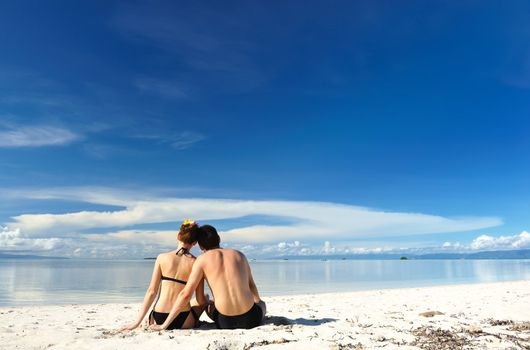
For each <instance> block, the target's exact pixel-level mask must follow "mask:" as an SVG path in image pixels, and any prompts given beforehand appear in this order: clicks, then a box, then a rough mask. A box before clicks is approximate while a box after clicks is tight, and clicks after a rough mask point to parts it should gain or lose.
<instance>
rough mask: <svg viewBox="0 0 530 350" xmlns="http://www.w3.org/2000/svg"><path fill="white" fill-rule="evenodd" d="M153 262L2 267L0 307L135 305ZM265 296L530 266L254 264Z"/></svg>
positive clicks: (496, 275) (456, 278)
mask: <svg viewBox="0 0 530 350" xmlns="http://www.w3.org/2000/svg"><path fill="white" fill-rule="evenodd" d="M153 264H154V261H152V260H127V261H123V260H122V261H116V260H104V261H102V260H74V259H72V260H10V259H3V260H0V306H18V305H42V304H65V303H66V304H72V303H114V302H140V301H141V300H142V298H143V295H144V293H145V290H146V288H147V285H148V283H149V280H150V276H151V272H152V268H153ZM251 266H252V271H253V274H254V279H255V280H256V283H257V285H258V288H259V290H260V294H261V295H263V296H271V295H286V294H305V293H325V292H338V291H355V290H369V289H380V288H401V287H421V286H432V285H443V284H462V283H480V282H494V281H513V280H529V279H530V260H407V261H399V260H329V261H320V260H318V261H317V260H306V261H295V260H289V261H274V260H266V261H252V262H251Z"/></svg>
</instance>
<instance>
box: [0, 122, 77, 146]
mask: <svg viewBox="0 0 530 350" xmlns="http://www.w3.org/2000/svg"><path fill="white" fill-rule="evenodd" d="M80 138H81V137H80V135H78V134H76V133H74V132H73V131H71V130H68V129H66V128H62V127H55V126H47V125H33V126H11V127H4V129H3V130H2V129H0V147H3V148H17V147H42V146H60V145H66V144H69V143H72V142H74V141H76V140H79V139H80Z"/></svg>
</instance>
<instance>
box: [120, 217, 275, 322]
mask: <svg viewBox="0 0 530 350" xmlns="http://www.w3.org/2000/svg"><path fill="white" fill-rule="evenodd" d="M177 239H178V247H177V250H176V251H172V252H169V253H163V254H160V255H159V256H158V257H157V259H156V262H155V267H154V270H153V275H152V277H151V283H150V285H149V288H148V289H147V293H146V294H145V297H144V301H143V304H142V307H141V309H140V312H139V313H138V317H137V319H136V321H135V322H134V323H131V324H129V325H127V326H125V327H123V328H122V329H123V330H132V329H135V328H137V327H138V326H139V325H140V324H141V322H142V320H143V319H144V317H145V315H146V314H147V312H148V310H149V308H150V307H151V305H152V304H153V301H154V300H155V297H156V295H157V293H158V292H159V293H158V299H157V301H156V302H155V304H154V306H153V309H152V311H151V313H150V314H149V319H148V322H149V324H150V328H151V329H153V330H158V331H159V330H164V329H181V328H193V327H195V326H196V325H197V324H198V321H199V317H200V315H201V313H202V312H203V311H204V310H206V313H207V314H208V316H209V317H210V318H211V319H212V320H213V321H214V322H215V324H216V326H217V328H221V329H235V328H247V329H248V328H253V327H256V326H259V325H260V324H261V322H262V321H263V318H264V316H265V312H266V307H265V303H264V302H263V301H262V300H261V299H260V297H259V294H258V289H257V288H256V284H255V283H254V280H253V278H252V273H251V271H250V266H249V264H248V261H247V259H246V258H245V256H244V255H243V254H242V253H241V252H239V251H237V250H233V249H225V248H221V247H220V246H219V244H220V241H221V239H220V237H219V235H218V234H217V231H216V229H215V228H214V227H213V226H210V225H203V226H200V227H199V225H198V224H197V223H196V222H195V221H191V220H186V221H184V223H183V224H182V225H181V226H180V231H179V233H178V235H177ZM196 243H199V247H200V248H201V250H202V251H203V252H204V253H203V254H202V255H201V256H199V257H198V258H195V257H194V256H193V255H192V254H191V253H190V249H191V248H192V247H193V246H194V245H195V244H196ZM204 280H206V281H207V282H208V285H209V286H210V290H211V291H212V293H213V296H214V300H213V301H210V300H208V297H207V296H206V295H205V294H204ZM194 292H195V300H194V301H193V303H191V304H190V301H191V298H192V296H193V293H194Z"/></svg>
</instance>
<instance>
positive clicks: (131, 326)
mask: <svg viewBox="0 0 530 350" xmlns="http://www.w3.org/2000/svg"><path fill="white" fill-rule="evenodd" d="M139 325H140V324H138V323H137V322H134V323H129V324H128V325H125V326H123V327H122V328H120V332H124V331H132V330H133V329H136V328H138V326H139Z"/></svg>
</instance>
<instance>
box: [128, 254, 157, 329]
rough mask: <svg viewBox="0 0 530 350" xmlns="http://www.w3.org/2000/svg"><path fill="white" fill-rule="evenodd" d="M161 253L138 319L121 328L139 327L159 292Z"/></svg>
mask: <svg viewBox="0 0 530 350" xmlns="http://www.w3.org/2000/svg"><path fill="white" fill-rule="evenodd" d="M159 260H160V255H159V256H158V257H157V258H156V261H155V267H154V268H153V274H152V275H151V283H149V288H147V292H146V293H145V296H144V301H143V303H142V307H141V308H140V311H139V312H138V317H137V318H136V321H134V322H133V323H130V324H128V325H126V326H124V327H123V328H122V329H121V330H122V331H123V330H132V329H135V328H137V327H138V326H139V325H140V324H141V323H142V320H143V319H144V317H145V314H146V313H147V311H148V310H149V308H150V307H151V305H152V304H153V301H154V300H155V297H156V294H157V293H158V287H159V286H160V278H161V277H162V270H161V269H160V261H159Z"/></svg>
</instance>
